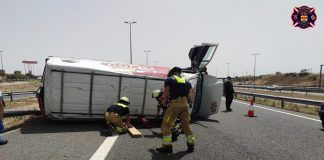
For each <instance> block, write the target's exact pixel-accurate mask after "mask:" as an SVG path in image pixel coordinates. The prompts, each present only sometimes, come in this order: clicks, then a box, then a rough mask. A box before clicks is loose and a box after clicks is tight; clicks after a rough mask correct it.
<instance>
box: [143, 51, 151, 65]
mask: <svg viewBox="0 0 324 160" xmlns="http://www.w3.org/2000/svg"><path fill="white" fill-rule="evenodd" d="M144 52H145V54H146V65H148V54H149V53H150V52H151V51H144Z"/></svg>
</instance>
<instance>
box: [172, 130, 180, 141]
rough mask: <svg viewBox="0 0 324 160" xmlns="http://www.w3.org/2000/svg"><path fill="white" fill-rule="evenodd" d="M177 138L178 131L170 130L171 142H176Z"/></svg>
mask: <svg viewBox="0 0 324 160" xmlns="http://www.w3.org/2000/svg"><path fill="white" fill-rule="evenodd" d="M178 136H179V131H178V129H176V128H173V129H171V137H172V142H175V141H177V139H178Z"/></svg>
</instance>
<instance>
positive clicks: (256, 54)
mask: <svg viewBox="0 0 324 160" xmlns="http://www.w3.org/2000/svg"><path fill="white" fill-rule="evenodd" d="M252 55H254V75H253V86H254V87H255V68H256V56H258V55H260V54H258V53H253V54H252Z"/></svg>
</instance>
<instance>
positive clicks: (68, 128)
mask: <svg viewBox="0 0 324 160" xmlns="http://www.w3.org/2000/svg"><path fill="white" fill-rule="evenodd" d="M104 127H105V122H104V121H51V120H46V119H43V118H39V119H35V120H34V121H30V122H28V123H26V124H24V125H23V126H21V129H20V131H21V133H22V134H35V133H60V132H85V131H101V129H103V128H104Z"/></svg>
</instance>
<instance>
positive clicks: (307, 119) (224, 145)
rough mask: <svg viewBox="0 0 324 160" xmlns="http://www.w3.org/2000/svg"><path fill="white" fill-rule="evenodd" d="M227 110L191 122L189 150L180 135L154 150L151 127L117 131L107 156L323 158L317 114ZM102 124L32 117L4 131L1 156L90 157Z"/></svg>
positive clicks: (323, 135)
mask: <svg viewBox="0 0 324 160" xmlns="http://www.w3.org/2000/svg"><path fill="white" fill-rule="evenodd" d="M232 108H233V110H234V111H233V112H219V113H218V114H216V115H213V116H211V117H210V118H209V119H205V120H200V121H195V122H194V123H193V124H192V125H191V126H192V129H193V131H194V133H195V136H196V146H195V152H193V153H187V152H186V149H187V147H186V141H185V136H184V135H180V137H179V138H178V141H176V142H175V143H174V145H173V149H174V151H173V154H161V153H156V152H155V151H154V149H155V147H156V146H158V145H160V144H161V142H162V140H161V138H160V136H159V135H158V134H157V133H158V132H160V129H159V128H152V129H139V130H140V131H141V132H142V134H143V138H131V137H130V136H129V135H128V134H126V135H119V136H118V138H117V140H116V141H115V142H114V143H112V144H111V145H112V148H111V150H110V151H109V152H106V154H108V155H107V157H106V159H108V160H110V159H114V160H115V159H202V160H204V159H324V145H323V142H324V130H323V129H321V123H320V121H319V120H318V117H317V116H310V115H306V114H301V113H295V112H289V111H284V110H281V109H275V108H272V107H266V108H270V109H275V110H277V111H283V112H285V113H288V114H285V113H279V112H276V111H272V110H267V109H264V108H255V114H256V115H257V116H258V117H253V118H249V117H245V116H244V114H246V112H247V110H248V108H249V106H248V105H246V104H242V103H237V102H234V103H233V105H232ZM224 109H225V107H224V102H222V106H221V110H224ZM289 113H291V114H294V115H290V114H289ZM295 115H297V116H295ZM102 128H103V123H102V122H55V121H54V122H53V121H46V120H41V119H40V120H36V121H33V122H31V123H29V124H27V125H25V126H23V127H22V128H20V129H18V130H14V131H11V132H7V133H5V135H4V136H5V137H6V138H7V139H8V140H9V143H8V144H7V145H4V146H0V159H1V160H6V159H15V160H16V159H89V158H90V157H92V156H93V155H94V153H97V152H96V151H97V149H98V148H99V146H101V145H102V143H103V142H104V141H105V139H106V137H105V136H104V135H103V134H102V133H101V132H100V130H101V129H102ZM110 138H111V137H110ZM109 140H110V139H109V138H108V139H107V140H106V141H109ZM106 141H105V142H106Z"/></svg>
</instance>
